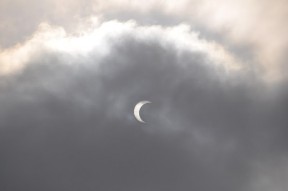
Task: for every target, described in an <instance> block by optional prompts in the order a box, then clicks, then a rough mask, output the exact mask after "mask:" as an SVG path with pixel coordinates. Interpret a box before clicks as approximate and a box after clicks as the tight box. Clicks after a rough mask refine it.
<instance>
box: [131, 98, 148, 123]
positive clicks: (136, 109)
mask: <svg viewBox="0 0 288 191" xmlns="http://www.w3.org/2000/svg"><path fill="white" fill-rule="evenodd" d="M147 103H151V102H150V101H140V102H139V103H137V104H136V105H135V107H134V116H135V118H136V119H137V121H139V122H141V123H145V121H143V120H142V118H141V116H140V110H141V108H142V106H143V105H145V104H147Z"/></svg>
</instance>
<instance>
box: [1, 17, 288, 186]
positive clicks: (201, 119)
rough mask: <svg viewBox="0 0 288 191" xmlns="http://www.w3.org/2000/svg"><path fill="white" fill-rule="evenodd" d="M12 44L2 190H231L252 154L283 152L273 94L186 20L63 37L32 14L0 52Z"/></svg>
mask: <svg viewBox="0 0 288 191" xmlns="http://www.w3.org/2000/svg"><path fill="white" fill-rule="evenodd" d="M116 29H117V30H116ZM19 52H20V53H21V52H22V53H23V52H24V53H23V55H25V57H18V58H17V59H18V60H17V62H19V65H21V66H22V67H20V68H17V69H14V70H11V71H10V73H9V74H8V75H3V76H2V77H1V79H2V84H1V92H2V93H1V95H0V105H1V107H0V108H1V109H0V114H1V115H0V118H1V120H0V127H1V128H0V131H1V132H0V140H1V144H0V145H1V146H0V150H1V152H2V153H3V154H2V156H3V157H1V162H0V165H1V167H2V169H3V170H2V171H1V174H0V176H1V179H0V180H1V182H0V185H1V186H2V188H1V189H3V190H7V191H8V190H19V189H22V190H23V189H29V190H44V191H45V190H70V191H71V190H72V191H73V190H79V189H81V190H115V189H117V190H120V191H121V190H123V191H124V190H126V191H127V190H155V191H156V190H168V191H169V190H193V189H197V190H211V189H213V190H221V191H223V190H224V191H225V190H243V188H247V187H248V186H250V180H251V179H250V176H249V175H251V174H253V173H255V171H254V168H251V164H252V163H253V162H255V158H257V157H259V156H265V158H267V160H268V159H270V158H271V157H272V156H273V157H274V156H275V155H281V154H283V153H284V152H286V151H287V143H286V136H284V135H285V134H286V130H285V127H286V126H287V121H285V118H284V117H283V118H282V117H279V116H280V115H282V116H284V114H285V113H287V111H286V110H285V108H283V107H282V108H281V107H278V106H279V105H283V104H282V103H284V102H285V97H283V98H281V99H280V97H279V96H280V95H281V96H283V95H284V93H283V94H282V93H281V94H280V93H279V94H278V93H277V94H276V95H271V96H267V97H265V96H266V95H268V94H266V93H265V92H266V91H269V90H270V88H269V86H266V85H265V84H263V83H262V81H260V80H258V78H255V76H254V75H253V74H254V73H253V70H251V69H250V68H245V67H243V64H242V63H241V59H240V60H239V59H237V57H235V56H234V55H233V54H231V53H230V52H229V51H228V50H226V49H225V48H224V47H222V46H221V45H219V44H217V43H216V42H210V41H207V40H204V39H201V38H200V37H199V36H198V34H197V32H194V31H192V30H191V29H189V27H188V26H187V25H183V24H182V25H179V26H175V27H162V26H158V25H154V26H142V25H139V24H137V23H135V22H133V21H129V22H125V23H122V22H119V21H110V22H104V23H98V24H96V26H94V27H93V29H91V30H90V32H87V33H85V34H83V35H80V36H75V35H70V34H67V33H66V32H65V30H64V29H63V28H59V27H51V26H49V25H45V24H44V25H41V27H40V29H39V31H38V32H37V33H35V34H34V36H33V37H32V38H31V39H30V40H29V41H27V42H26V43H24V44H23V45H21V46H18V47H17V48H12V49H10V50H7V52H6V53H5V54H2V55H1V59H3V58H4V57H5V55H6V58H7V59H6V60H9V59H12V58H15V56H14V55H19V54H20V53H19ZM3 55H4V56H3ZM7 55H8V56H7ZM9 55H10V56H9ZM24 58H25V59H24ZM273 92H274V93H275V91H273ZM263 93H265V94H264V95H263ZM143 99H148V100H150V101H152V102H153V104H150V105H149V107H148V105H147V107H146V109H145V110H143V118H145V120H146V121H147V122H148V123H147V125H143V126H142V125H141V124H139V123H137V122H136V120H134V118H133V115H132V111H133V107H134V105H135V104H136V103H137V102H138V101H140V100H143ZM264 103H265V104H264ZM275 150H277V153H275ZM272 151H274V152H272Z"/></svg>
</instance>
